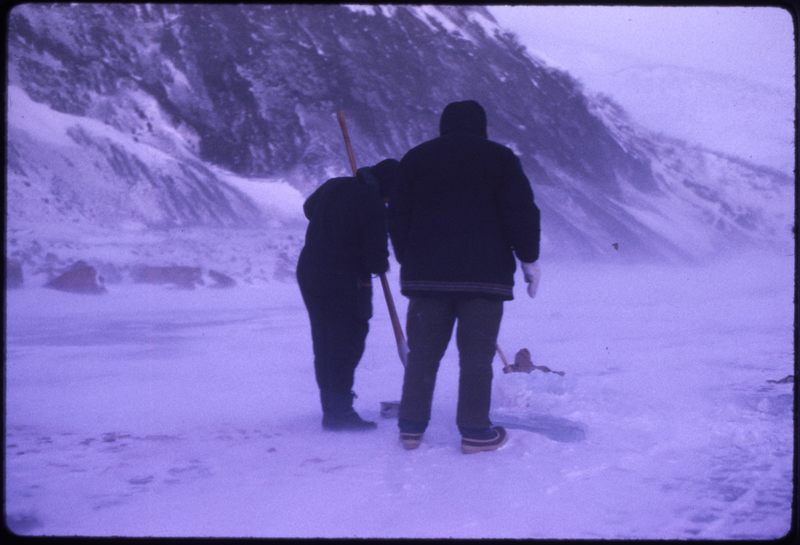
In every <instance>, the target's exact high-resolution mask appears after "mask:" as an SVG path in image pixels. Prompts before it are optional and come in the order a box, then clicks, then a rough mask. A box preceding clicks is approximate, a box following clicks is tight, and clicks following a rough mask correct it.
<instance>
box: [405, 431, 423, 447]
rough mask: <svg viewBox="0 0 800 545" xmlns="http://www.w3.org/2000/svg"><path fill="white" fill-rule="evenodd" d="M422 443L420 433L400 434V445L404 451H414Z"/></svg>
mask: <svg viewBox="0 0 800 545" xmlns="http://www.w3.org/2000/svg"><path fill="white" fill-rule="evenodd" d="M421 442H422V434H421V433H407V432H402V431H401V432H400V443H401V444H402V445H403V448H404V449H406V450H414V449H415V448H417V447H418V446H419V444H420V443H421Z"/></svg>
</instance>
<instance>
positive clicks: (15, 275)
mask: <svg viewBox="0 0 800 545" xmlns="http://www.w3.org/2000/svg"><path fill="white" fill-rule="evenodd" d="M23 284H24V279H23V275H22V263H20V262H19V261H17V260H15V259H6V289H7V290H13V289H18V288H21V287H22V286H23Z"/></svg>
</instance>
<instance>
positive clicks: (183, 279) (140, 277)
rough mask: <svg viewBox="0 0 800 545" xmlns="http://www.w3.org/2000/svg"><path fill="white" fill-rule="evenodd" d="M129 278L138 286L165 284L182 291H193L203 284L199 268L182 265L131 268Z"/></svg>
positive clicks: (201, 272)
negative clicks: (138, 284)
mask: <svg viewBox="0 0 800 545" xmlns="http://www.w3.org/2000/svg"><path fill="white" fill-rule="evenodd" d="M131 278H132V279H133V281H134V282H137V283H140V284H167V285H172V286H175V287H178V288H184V289H194V288H195V286H202V285H203V284H204V282H203V271H202V269H200V267H187V266H183V265H166V266H152V265H140V266H137V267H134V268H133V270H132V271H131Z"/></svg>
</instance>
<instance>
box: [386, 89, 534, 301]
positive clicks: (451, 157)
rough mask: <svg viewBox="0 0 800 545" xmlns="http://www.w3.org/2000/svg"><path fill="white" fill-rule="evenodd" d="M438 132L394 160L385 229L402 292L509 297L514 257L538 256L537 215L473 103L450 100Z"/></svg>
mask: <svg viewBox="0 0 800 545" xmlns="http://www.w3.org/2000/svg"><path fill="white" fill-rule="evenodd" d="M439 129H440V131H439V132H440V136H439V137H438V138H434V139H433V140H429V141H427V142H424V143H422V144H420V145H419V146H417V147H415V148H413V149H412V150H410V151H409V152H408V153H407V154H406V155H405V156H404V157H403V159H402V160H401V161H400V172H401V182H400V184H399V186H398V188H397V190H396V192H395V195H394V198H393V199H392V201H391V203H390V207H389V231H390V235H391V240H392V245H393V247H394V251H395V256H396V258H397V260H398V262H399V263H400V265H401V269H400V286H401V291H402V293H403V294H404V295H406V296H412V295H425V294H432V293H462V294H472V295H476V294H477V295H485V296H491V297H496V298H500V299H503V300H510V299H513V285H514V271H515V269H516V263H515V260H514V256H515V255H516V257H517V258H518V259H519V260H520V261H523V262H533V261H536V260H537V259H538V258H539V238H540V214H539V208H538V207H537V206H536V204H535V202H534V197H533V191H532V190H531V186H530V183H529V181H528V179H527V177H526V176H525V173H524V172H523V170H522V166H521V164H520V161H519V159H518V158H517V157H516V155H515V154H514V152H512V151H511V150H510V149H509V148H507V147H505V146H503V145H501V144H498V143H496V142H493V141H491V140H489V139H488V138H487V133H486V113H485V111H484V110H483V108H482V107H481V105H480V104H478V103H477V102H475V101H471V100H468V101H462V102H454V103H451V104H449V105H448V106H447V107H446V108H445V109H444V111H443V112H442V116H441V120H440V127H439Z"/></svg>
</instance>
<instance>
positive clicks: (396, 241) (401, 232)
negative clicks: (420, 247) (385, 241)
mask: <svg viewBox="0 0 800 545" xmlns="http://www.w3.org/2000/svg"><path fill="white" fill-rule="evenodd" d="M408 169H409V167H408V163H407V161H406V160H405V158H403V160H401V161H400V168H399V182H398V184H397V187H396V188H395V191H394V193H393V194H392V198H391V200H390V201H389V208H388V224H389V237H390V238H391V239H392V248H394V257H395V259H397V262H398V263H401V264H402V263H403V256H404V255H405V249H406V241H407V240H408V230H409V226H410V219H411V186H410V181H409V180H410V176H409V175H408Z"/></svg>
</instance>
